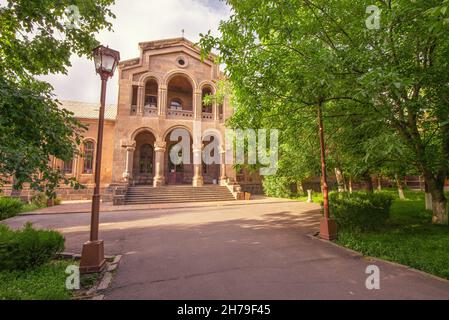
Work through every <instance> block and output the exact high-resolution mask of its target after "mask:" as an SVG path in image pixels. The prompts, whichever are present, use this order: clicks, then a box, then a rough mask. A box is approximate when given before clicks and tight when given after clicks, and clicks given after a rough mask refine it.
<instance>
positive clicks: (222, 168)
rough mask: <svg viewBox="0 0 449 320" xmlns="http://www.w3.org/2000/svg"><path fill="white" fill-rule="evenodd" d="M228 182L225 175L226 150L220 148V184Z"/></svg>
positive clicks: (223, 184)
mask: <svg viewBox="0 0 449 320" xmlns="http://www.w3.org/2000/svg"><path fill="white" fill-rule="evenodd" d="M227 183H228V177H227V176H226V150H225V149H224V148H221V149H220V185H221V186H225V185H227Z"/></svg>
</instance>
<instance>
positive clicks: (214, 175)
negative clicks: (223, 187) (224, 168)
mask: <svg viewBox="0 0 449 320" xmlns="http://www.w3.org/2000/svg"><path fill="white" fill-rule="evenodd" d="M203 145H204V150H203V153H204V154H203V164H202V175H203V179H204V183H205V184H218V183H219V181H220V165H221V155H220V139H219V138H218V137H217V136H216V135H215V134H206V135H205V136H204V138H203Z"/></svg>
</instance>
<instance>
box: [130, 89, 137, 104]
mask: <svg viewBox="0 0 449 320" xmlns="http://www.w3.org/2000/svg"><path fill="white" fill-rule="evenodd" d="M138 92H139V87H138V86H133V97H132V103H131V104H132V105H133V106H137V99H138V96H139V94H138Z"/></svg>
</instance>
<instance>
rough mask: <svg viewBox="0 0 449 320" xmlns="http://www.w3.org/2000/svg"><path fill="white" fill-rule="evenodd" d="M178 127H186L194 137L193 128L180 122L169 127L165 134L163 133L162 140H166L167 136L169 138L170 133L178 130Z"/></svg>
mask: <svg viewBox="0 0 449 320" xmlns="http://www.w3.org/2000/svg"><path fill="white" fill-rule="evenodd" d="M176 129H184V130H186V131H187V132H188V133H189V135H190V138H193V136H192V130H191V129H190V128H189V127H187V126H183V125H181V124H178V125H174V126H172V127H170V128H168V129H167V130H166V131H165V132H164V134H163V135H162V137H161V138H162V141H166V140H167V138H168V135H169V134H170V133H171V132H172V131H173V130H176Z"/></svg>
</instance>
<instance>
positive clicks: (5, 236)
mask: <svg viewBox="0 0 449 320" xmlns="http://www.w3.org/2000/svg"><path fill="white" fill-rule="evenodd" d="M64 243H65V239H64V237H63V236H62V235H61V234H60V233H59V232H56V231H48V230H36V229H34V228H33V226H32V225H31V224H30V223H27V224H26V225H25V227H24V228H23V229H22V230H17V231H14V230H11V229H10V228H8V227H7V226H5V225H0V270H26V269H32V268H36V267H39V266H42V265H44V264H46V263H48V262H50V261H51V260H52V259H53V258H55V255H56V254H58V253H61V252H62V251H63V250H64Z"/></svg>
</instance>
